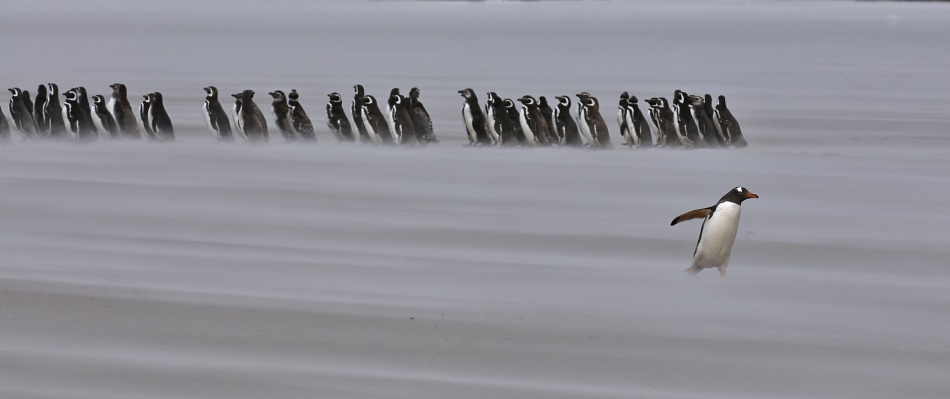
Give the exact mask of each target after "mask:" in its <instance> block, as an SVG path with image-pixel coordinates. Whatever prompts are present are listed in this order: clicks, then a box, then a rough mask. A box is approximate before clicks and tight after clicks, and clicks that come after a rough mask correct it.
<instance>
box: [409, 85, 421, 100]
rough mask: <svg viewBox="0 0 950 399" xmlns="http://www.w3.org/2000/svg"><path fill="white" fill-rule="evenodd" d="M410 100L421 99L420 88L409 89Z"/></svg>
mask: <svg viewBox="0 0 950 399" xmlns="http://www.w3.org/2000/svg"><path fill="white" fill-rule="evenodd" d="M409 98H411V99H413V100H418V99H419V88H418V87H413V88H411V89H409Z"/></svg>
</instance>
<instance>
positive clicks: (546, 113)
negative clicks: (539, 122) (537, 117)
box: [538, 96, 564, 145]
mask: <svg viewBox="0 0 950 399" xmlns="http://www.w3.org/2000/svg"><path fill="white" fill-rule="evenodd" d="M538 110H539V111H541V116H543V117H544V122H545V124H546V125H547V127H548V128H547V130H546V131H545V135H546V136H548V141H550V142H551V144H557V145H560V144H561V142H562V141H563V140H564V138H563V137H561V136H558V134H557V128H556V127H555V123H554V110H553V109H552V108H551V106H550V105H548V99H547V98H545V97H544V96H540V97H538Z"/></svg>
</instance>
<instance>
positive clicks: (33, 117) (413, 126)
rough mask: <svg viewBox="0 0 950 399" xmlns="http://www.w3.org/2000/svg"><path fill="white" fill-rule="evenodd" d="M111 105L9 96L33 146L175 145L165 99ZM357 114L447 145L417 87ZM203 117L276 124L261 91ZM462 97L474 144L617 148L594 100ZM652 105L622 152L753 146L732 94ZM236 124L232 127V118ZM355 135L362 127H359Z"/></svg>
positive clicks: (330, 114)
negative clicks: (36, 142)
mask: <svg viewBox="0 0 950 399" xmlns="http://www.w3.org/2000/svg"><path fill="white" fill-rule="evenodd" d="M110 87H111V88H112V95H111V96H110V98H109V100H108V101H106V98H105V97H104V96H102V95H95V96H92V103H91V104H90V102H89V97H88V95H87V93H86V89H85V88H83V87H75V88H72V89H69V90H68V91H66V92H65V93H63V97H64V101H63V102H62V104H61V103H60V99H59V87H58V86H57V85H56V84H54V83H48V84H46V85H40V86H39V87H37V93H36V96H35V97H34V98H31V96H30V93H29V92H28V91H26V90H21V89H20V88H11V89H9V91H10V93H11V94H12V97H11V98H10V102H9V107H8V109H9V111H10V116H11V119H12V122H13V126H14V127H15V128H16V130H17V131H19V133H20V134H21V135H22V136H23V138H24V140H27V139H60V140H75V141H80V142H88V141H92V140H96V139H99V138H103V139H119V138H131V139H147V140H153V141H171V140H174V139H175V130H174V127H173V125H172V121H171V118H170V117H169V115H168V112H167V111H166V110H165V105H164V102H163V98H162V94H161V93H160V92H153V93H148V94H146V95H144V96H142V97H143V101H142V102H141V103H140V104H139V106H138V111H137V112H136V111H133V108H132V104H131V102H130V101H129V99H128V89H127V88H126V86H125V85H124V84H121V83H115V84H112V85H110ZM353 89H354V95H353V101H352V102H351V104H350V109H349V116H350V117H352V123H351V122H350V118H349V117H348V114H347V110H346V109H345V108H344V104H343V96H342V95H340V93H337V92H334V93H330V94H329V95H328V97H329V101H328V102H327V104H326V114H327V115H326V116H327V127H328V128H329V130H330V132H331V133H332V134H333V135H334V137H336V139H337V140H338V141H339V142H355V141H356V140H357V139H359V141H360V142H362V143H370V144H382V145H425V144H429V143H437V142H439V139H438V138H437V137H436V135H435V132H434V131H433V130H432V119H431V118H430V117H429V113H428V111H426V108H425V106H424V105H423V104H422V102H421V101H420V100H419V94H420V91H419V89H418V88H415V87H413V88H412V89H411V90H410V91H409V97H405V96H403V95H402V94H400V91H399V89H398V88H394V89H392V91H391V92H390V95H389V100H388V101H387V103H386V104H385V111H386V112H385V113H384V112H383V110H382V109H381V108H380V106H379V104H378V103H377V101H376V98H375V97H373V96H372V95H368V94H366V93H365V90H364V88H363V86H362V85H356V86H353ZM204 90H205V93H206V97H205V101H204V116H205V122H206V123H207V126H208V129H209V130H210V132H211V134H212V136H213V137H214V138H215V139H217V140H221V141H234V140H235V136H237V137H240V138H241V139H243V140H244V141H246V142H252V143H254V142H266V141H268V140H269V134H268V124H267V120H266V119H265V118H264V114H263V112H261V109H260V108H259V107H258V106H257V104H255V103H254V91H252V90H244V91H242V92H240V93H235V94H232V95H231V97H233V98H234V104H233V106H232V108H231V112H230V118H229V113H228V112H226V111H225V109H224V107H223V106H222V105H221V102H220V101H219V98H218V97H219V93H218V89H217V88H216V87H214V86H208V87H205V88H204ZM458 93H459V94H460V95H461V96H462V97H463V99H464V102H463V104H462V122H463V126H464V128H465V131H466V133H467V135H468V139H469V144H470V145H472V146H569V147H585V146H587V147H591V148H600V149H610V148H612V147H613V144H612V142H611V140H610V136H609V133H608V130H609V128H608V126H607V123H606V121H605V120H604V117H603V116H602V114H601V112H600V102H599V101H598V100H597V98H596V97H594V96H592V95H590V93H587V92H583V93H579V94H576V95H575V96H576V97H577V98H578V100H577V106H576V110H573V109H572V105H571V97H570V96H557V97H555V99H556V100H557V104H556V105H555V106H554V107H553V108H552V107H551V106H550V105H549V104H548V102H547V98H545V97H544V96H541V97H539V98H538V99H535V98H534V97H532V96H529V95H526V96H523V97H521V98H519V99H518V101H519V102H520V103H521V104H522V106H521V107H520V108H519V107H517V106H516V105H515V103H514V101H512V100H511V99H509V98H504V99H503V98H501V97H500V96H499V95H498V94H497V93H495V92H489V93H487V95H488V99H487V101H486V103H485V104H484V108H483V106H482V105H481V104H480V103H479V101H478V97H477V95H476V93H475V91H474V90H472V89H470V88H468V89H463V90H459V91H458ZM268 94H269V95H270V96H271V98H272V99H273V101H272V102H271V111H272V114H273V117H274V124H275V125H276V127H277V130H278V131H279V132H280V134H281V136H282V137H283V138H284V139H285V140H288V141H311V142H312V141H316V134H315V131H314V127H313V123H312V122H311V120H310V117H309V116H308V115H307V112H306V111H305V110H304V108H303V106H302V105H301V104H300V102H299V94H298V93H297V91H296V90H291V91H290V93H288V94H285V93H284V92H283V91H280V90H276V91H273V92H270V93H268ZM645 102H646V104H648V106H649V109H648V111H649V115H650V119H649V120H648V119H647V118H646V117H645V116H644V114H643V112H642V111H641V110H640V108H639V100H638V99H637V97H636V96H631V95H629V94H628V93H627V92H623V93H622V94H621V95H620V101H619V103H618V107H617V123H618V124H619V126H620V135H621V136H622V137H623V145H625V146H629V147H631V148H648V147H654V146H655V147H665V148H694V147H708V148H726V147H738V148H741V147H745V146H746V145H747V142H746V140H745V138H744V137H743V135H742V130H741V129H740V127H739V123H738V122H737V121H736V119H735V117H734V116H733V115H732V113H731V112H730V111H729V109H728V108H726V98H725V96H721V95H720V96H719V97H718V103H717V104H716V106H715V107H713V105H712V96H711V95H709V94H706V95H705V96H695V95H689V94H687V93H686V92H684V91H681V90H676V91H675V92H674V93H673V102H672V104H670V103H669V102H668V101H667V99H666V98H665V97H654V98H650V99H648V100H645ZM232 119H233V129H232V123H231V120H232ZM354 127H355V129H354ZM0 140H2V141H3V142H5V143H9V142H10V141H11V137H10V123H9V122H8V121H7V119H6V117H5V116H4V115H3V113H2V112H0Z"/></svg>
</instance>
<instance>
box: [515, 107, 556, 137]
mask: <svg viewBox="0 0 950 399" xmlns="http://www.w3.org/2000/svg"><path fill="white" fill-rule="evenodd" d="M518 101H519V102H521V103H522V104H524V105H522V106H521V112H520V114H519V115H518V122H519V123H520V124H521V130H522V131H523V132H524V136H525V138H527V143H528V144H527V145H532V146H533V145H550V143H549V142H548V140H547V134H545V130H547V125H544V116H542V115H541V110H539V109H538V102H537V100H535V99H534V97H531V96H528V95H525V96H522V97H521V98H519V99H518Z"/></svg>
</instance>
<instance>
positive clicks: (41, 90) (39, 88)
mask: <svg viewBox="0 0 950 399" xmlns="http://www.w3.org/2000/svg"><path fill="white" fill-rule="evenodd" d="M36 94H37V95H39V96H43V97H45V96H46V85H39V86H37V87H36Z"/></svg>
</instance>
